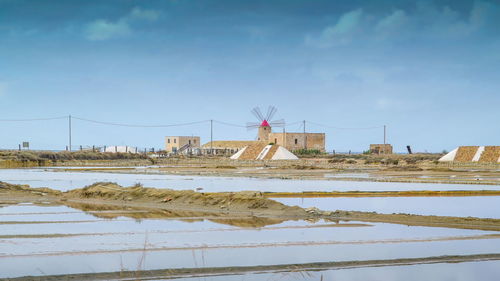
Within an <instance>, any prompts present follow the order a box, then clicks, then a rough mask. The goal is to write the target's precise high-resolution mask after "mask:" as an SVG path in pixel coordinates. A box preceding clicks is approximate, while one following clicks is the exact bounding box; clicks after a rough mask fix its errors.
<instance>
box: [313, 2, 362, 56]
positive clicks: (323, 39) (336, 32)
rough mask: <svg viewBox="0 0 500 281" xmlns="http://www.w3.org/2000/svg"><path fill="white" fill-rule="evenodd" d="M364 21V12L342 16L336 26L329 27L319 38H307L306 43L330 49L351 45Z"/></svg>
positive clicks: (348, 13)
mask: <svg viewBox="0 0 500 281" xmlns="http://www.w3.org/2000/svg"><path fill="white" fill-rule="evenodd" d="M362 19H363V10H362V9H357V10H353V11H350V12H347V13H345V14H343V15H342V16H340V18H339V20H338V21H337V23H336V24H334V25H332V26H327V27H326V28H325V29H323V31H322V32H321V35H320V36H319V37H318V38H314V37H311V36H309V37H307V38H306V43H307V44H309V45H315V46H317V47H330V46H333V45H344V44H347V43H349V42H350V41H351V40H352V37H353V36H354V33H356V31H357V30H358V29H359V27H360V25H361V23H362V22H361V21H362Z"/></svg>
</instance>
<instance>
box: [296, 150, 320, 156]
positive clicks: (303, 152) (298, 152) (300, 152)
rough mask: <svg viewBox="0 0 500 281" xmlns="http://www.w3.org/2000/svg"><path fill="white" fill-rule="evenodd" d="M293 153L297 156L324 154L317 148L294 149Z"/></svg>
mask: <svg viewBox="0 0 500 281" xmlns="http://www.w3.org/2000/svg"><path fill="white" fill-rule="evenodd" d="M293 153H294V154H295V155H298V156H303V155H320V154H324V153H322V152H321V151H320V150H319V149H298V150H294V151H293Z"/></svg>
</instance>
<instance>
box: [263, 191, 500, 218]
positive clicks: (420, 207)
mask: <svg viewBox="0 0 500 281" xmlns="http://www.w3.org/2000/svg"><path fill="white" fill-rule="evenodd" d="M273 200H276V201H278V202H281V203H283V204H286V205H292V206H294V205H297V206H300V207H303V208H308V207H316V208H318V209H320V210H328V211H335V210H348V211H365V212H377V213H383V214H392V213H405V214H418V215H435V216H456V217H468V216H471V217H479V218H495V219H499V218H500V204H499V203H500V197H499V196H467V197H335V198H325V197H322V198H273Z"/></svg>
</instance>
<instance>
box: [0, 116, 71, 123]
mask: <svg viewBox="0 0 500 281" xmlns="http://www.w3.org/2000/svg"><path fill="white" fill-rule="evenodd" d="M67 118H68V116H60V117H48V118H31V119H0V122H30V121H46V120H57V119H67Z"/></svg>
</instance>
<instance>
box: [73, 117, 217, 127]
mask: <svg viewBox="0 0 500 281" xmlns="http://www.w3.org/2000/svg"><path fill="white" fill-rule="evenodd" d="M72 118H74V119H77V120H81V121H86V122H91V123H96V124H102V125H110V126H120V127H136V128H166V127H180V126H189V125H195V124H202V123H206V122H210V120H202V121H195V122H188V123H177V124H168V125H137V124H124V123H113V122H105V121H98V120H92V119H87V118H81V117H75V116H72Z"/></svg>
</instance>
